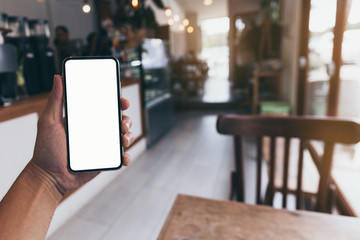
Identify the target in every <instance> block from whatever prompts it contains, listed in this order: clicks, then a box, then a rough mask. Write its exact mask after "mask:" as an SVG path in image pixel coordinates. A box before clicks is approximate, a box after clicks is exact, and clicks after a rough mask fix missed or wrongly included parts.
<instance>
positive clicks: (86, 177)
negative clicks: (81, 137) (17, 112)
mask: <svg viewBox="0 0 360 240" xmlns="http://www.w3.org/2000/svg"><path fill="white" fill-rule="evenodd" d="M129 106H130V103H129V101H128V100H126V99H124V98H121V108H122V110H126V109H127V108H129ZM62 115H63V81H62V76H60V75H56V76H55V77H54V85H53V89H52V91H51V93H50V96H49V99H48V103H47V106H46V108H45V110H44V112H43V114H42V115H41V116H40V118H39V121H38V132H37V138H36V143H35V149H34V155H33V158H32V160H31V161H30V165H31V169H33V171H36V172H37V175H39V177H41V178H42V181H44V182H47V183H49V184H50V186H51V185H53V186H54V187H55V188H56V190H54V195H55V197H56V198H57V199H58V200H61V199H62V198H63V197H64V196H65V195H66V194H68V193H69V192H71V191H72V190H74V189H77V188H79V187H80V186H82V185H83V184H85V183H86V182H88V181H90V180H91V179H93V178H94V177H95V176H97V175H98V174H99V173H100V172H88V173H72V172H70V171H69V170H68V168H67V150H66V135H65V124H64V123H65V119H64V118H63V117H62ZM131 125H132V122H131V119H130V118H129V117H127V116H124V115H123V120H122V122H121V130H122V132H123V143H124V147H125V148H126V147H129V146H130V145H131V144H132V143H133V142H134V136H133V134H132V133H131V132H130V131H129V129H130V127H131ZM123 164H124V165H125V166H128V165H129V164H130V156H129V155H127V154H125V155H124V163H123ZM49 184H48V185H49Z"/></svg>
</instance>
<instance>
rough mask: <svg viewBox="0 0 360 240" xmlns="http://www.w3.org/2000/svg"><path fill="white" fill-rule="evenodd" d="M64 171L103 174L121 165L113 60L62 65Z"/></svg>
mask: <svg viewBox="0 0 360 240" xmlns="http://www.w3.org/2000/svg"><path fill="white" fill-rule="evenodd" d="M63 79H64V97H65V104H64V105H65V121H66V123H65V125H66V126H65V129H66V137H67V154H68V168H69V170H70V171H72V172H85V171H103V170H114V169H119V168H120V167H121V166H122V162H123V155H124V148H123V143H122V133H121V106H120V105H121V103H120V92H121V85H120V67H119V62H118V60H117V59H116V58H113V57H69V58H67V59H65V60H64V62H63Z"/></svg>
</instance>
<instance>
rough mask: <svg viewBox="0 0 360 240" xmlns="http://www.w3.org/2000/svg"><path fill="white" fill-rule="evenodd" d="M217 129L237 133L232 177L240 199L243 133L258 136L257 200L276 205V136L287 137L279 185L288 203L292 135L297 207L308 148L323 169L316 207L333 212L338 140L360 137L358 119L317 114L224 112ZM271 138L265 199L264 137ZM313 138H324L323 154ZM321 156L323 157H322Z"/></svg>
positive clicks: (235, 134)
mask: <svg viewBox="0 0 360 240" xmlns="http://www.w3.org/2000/svg"><path fill="white" fill-rule="evenodd" d="M217 131H218V132H219V133H221V134H226V135H232V136H234V143H235V165H236V172H235V174H233V178H232V180H233V181H232V185H233V186H232V189H233V190H234V191H235V193H236V197H237V200H238V201H244V159H243V158H244V154H243V153H244V152H243V150H244V148H243V136H255V137H256V139H257V141H256V142H257V143H256V147H257V150H256V152H257V156H256V161H257V170H256V172H257V174H256V175H257V176H256V179H257V180H256V202H257V204H261V203H265V204H268V205H273V197H274V193H275V191H276V190H277V189H276V186H275V172H276V171H275V163H276V151H277V150H278V148H277V146H276V139H277V138H279V137H282V138H284V139H285V140H284V142H285V144H284V148H283V151H284V153H283V157H284V159H283V161H282V162H283V165H284V166H283V168H282V169H283V174H282V175H283V180H282V187H281V189H278V190H280V191H281V193H282V197H283V200H282V205H283V207H286V205H287V195H288V194H290V191H289V188H288V172H289V156H290V154H291V153H290V144H291V140H292V139H299V145H298V148H299V151H298V164H297V183H296V190H295V195H296V207H297V209H299V208H301V205H302V201H303V191H302V180H303V159H304V151H305V150H308V151H309V152H310V155H311V156H312V158H313V160H314V163H315V166H316V168H317V170H318V172H319V178H320V179H319V185H318V189H317V193H316V207H315V209H314V210H316V211H321V212H329V201H330V199H329V185H330V183H331V168H332V162H333V151H334V145H335V143H343V144H355V143H358V142H359V140H360V125H359V124H358V123H356V122H354V121H350V120H341V119H338V118H329V117H326V118H315V117H280V116H259V115H247V116H246V115H235V114H234V115H231V114H228V115H220V116H219V117H218V119H217ZM264 136H268V137H269V138H270V147H269V148H270V159H269V163H268V164H269V171H268V172H269V182H268V185H267V191H266V195H265V199H264V201H263V198H262V197H261V180H262V176H261V172H262V161H263V143H264V141H263V137H264ZM310 140H318V141H323V142H324V151H323V154H322V156H319V155H318V154H317V153H316V152H315V151H314V148H313V146H312V144H311V143H310ZM319 159H320V161H319Z"/></svg>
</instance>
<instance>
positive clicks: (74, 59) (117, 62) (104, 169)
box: [62, 57, 124, 173]
mask: <svg viewBox="0 0 360 240" xmlns="http://www.w3.org/2000/svg"><path fill="white" fill-rule="evenodd" d="M97 59H111V60H114V61H115V63H116V78H117V96H118V117H119V134H120V165H119V166H118V167H113V168H99V169H82V170H74V169H71V165H70V151H69V149H70V145H69V134H68V109H67V94H66V93H67V91H66V68H65V64H66V62H68V61H77V60H97ZM62 73H63V86H64V107H65V132H66V151H67V167H68V169H69V171H71V172H74V173H79V172H99V171H111V170H117V169H120V168H121V167H122V165H123V161H124V147H123V146H124V145H123V139H122V136H123V134H122V130H121V121H122V112H121V82H120V81H121V79H120V63H119V61H118V59H117V58H115V57H67V58H65V59H64V61H63V62H62Z"/></svg>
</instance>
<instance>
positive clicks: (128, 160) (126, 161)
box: [124, 153, 131, 166]
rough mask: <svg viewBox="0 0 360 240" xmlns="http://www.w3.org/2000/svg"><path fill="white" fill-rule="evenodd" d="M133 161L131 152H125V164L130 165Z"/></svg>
mask: <svg viewBox="0 0 360 240" xmlns="http://www.w3.org/2000/svg"><path fill="white" fill-rule="evenodd" d="M130 162H131V157H130V155H129V154H127V153H125V154H124V166H129V165H130Z"/></svg>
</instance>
